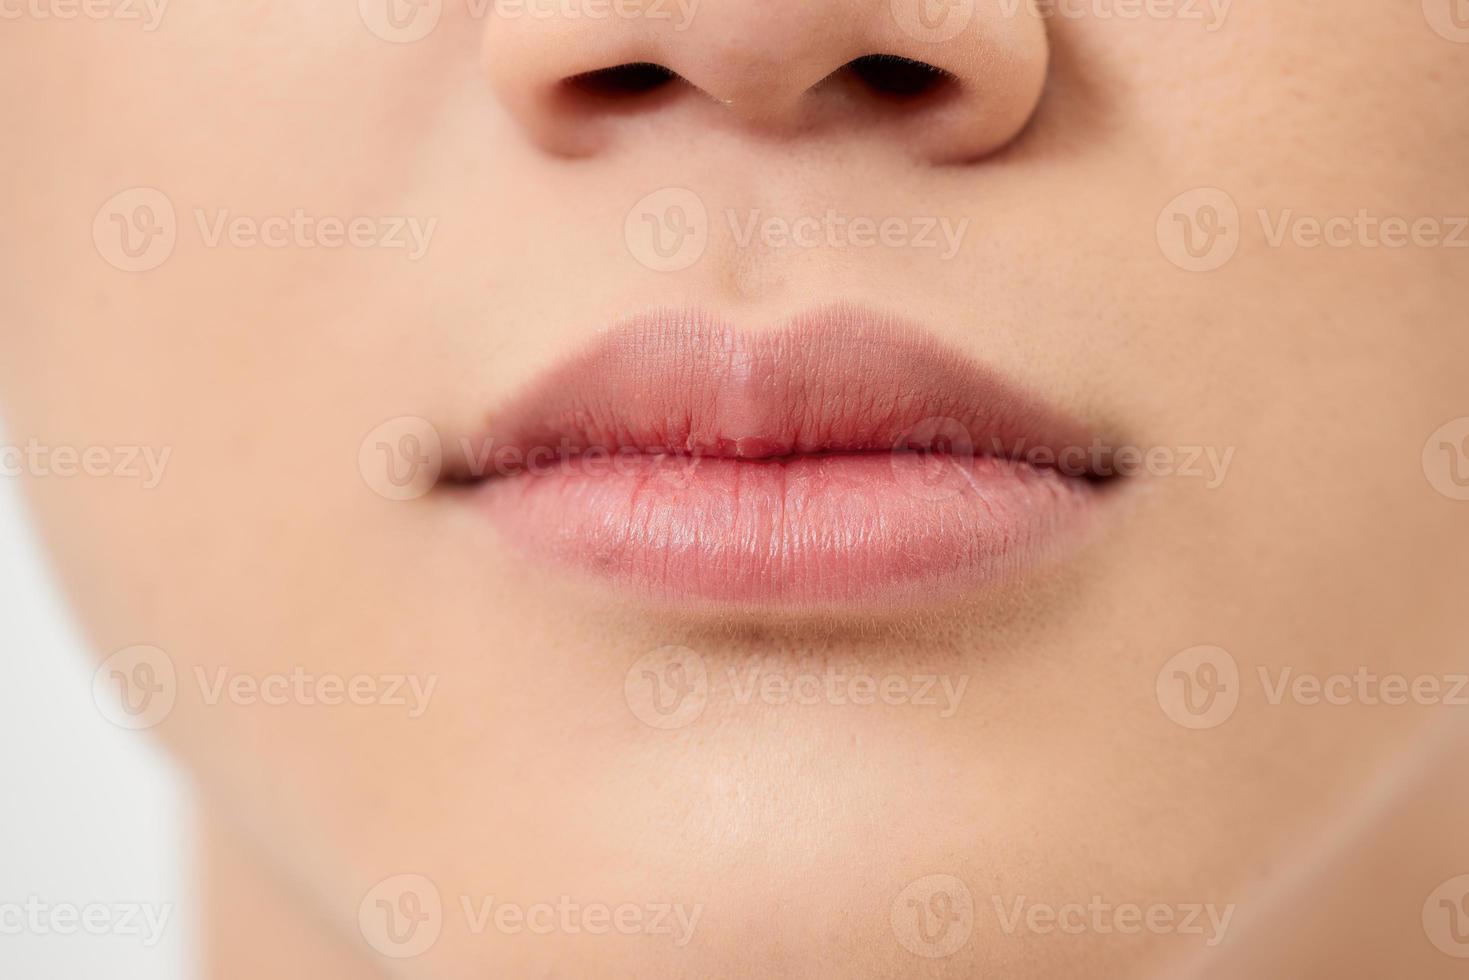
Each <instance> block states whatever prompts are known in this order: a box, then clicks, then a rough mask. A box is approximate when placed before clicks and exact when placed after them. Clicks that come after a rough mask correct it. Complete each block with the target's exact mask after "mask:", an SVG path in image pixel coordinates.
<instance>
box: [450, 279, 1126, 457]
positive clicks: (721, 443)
mask: <svg viewBox="0 0 1469 980" xmlns="http://www.w3.org/2000/svg"><path fill="white" fill-rule="evenodd" d="M1105 445H1106V443H1105V442H1104V440H1103V439H1101V438H1100V437H1099V436H1098V435H1097V434H1096V433H1095V431H1094V430H1092V429H1090V428H1088V427H1087V426H1086V425H1084V424H1082V423H1081V422H1079V421H1077V420H1075V419H1073V418H1071V417H1069V416H1067V415H1065V414H1063V413H1061V412H1058V411H1056V410H1054V409H1051V408H1050V407H1048V406H1046V405H1045V404H1043V403H1042V402H1041V401H1040V400H1038V399H1037V398H1035V397H1034V396H1032V395H1031V394H1029V393H1028V392H1025V391H1023V390H1022V389H1021V388H1020V387H1018V386H1017V385H1014V384H1012V383H1010V382H1008V381H1007V380H1005V379H1004V378H1002V377H1000V376H999V375H998V374H996V373H995V372H993V371H990V370H987V369H985V368H984V367H982V366H981V365H979V364H977V363H976V362H974V361H973V360H971V359H970V358H968V357H965V356H964V355H962V354H960V353H958V352H956V351H955V350H953V349H952V348H950V347H948V346H947V345H945V344H942V343H940V342H939V341H937V340H935V339H934V338H932V337H931V336H929V335H928V334H926V333H923V332H921V331H918V330H916V329H914V328H912V327H909V326H908V325H906V324H905V323H903V322H902V321H901V320H899V319H897V318H895V317H890V316H886V315H881V314H875V313H871V312H868V311H864V310H856V309H852V308H847V307H840V306H836V307H827V308H823V309H820V310H816V311H813V312H811V313H808V314H805V315H803V316H800V317H797V318H795V319H793V320H790V321H788V322H787V323H786V324H784V325H783V326H781V327H779V328H777V329H775V330H773V331H769V332H763V333H749V332H743V331H740V330H738V329H736V328H734V327H733V326H731V325H729V324H728V323H726V322H724V321H722V320H720V319H719V318H717V317H714V316H712V315H709V314H705V313H701V312H689V311H677V310H660V311H656V312H654V313H651V314H647V315H643V316H639V317H635V318H632V319H630V320H627V321H625V322H623V323H621V324H619V325H618V326H617V327H616V328H615V329H613V330H610V331H608V332H607V333H605V334H604V335H602V336H601V337H600V338H599V340H598V341H596V342H594V343H592V344H591V345H590V346H589V347H588V348H586V349H584V350H583V351H582V352H581V353H580V354H579V355H577V356H575V357H573V358H572V359H571V360H569V361H567V362H565V363H563V364H561V365H560V366H558V367H556V368H554V369H552V370H551V371H550V372H549V373H547V374H546V375H543V376H542V377H541V378H540V379H539V381H538V382H537V383H535V384H533V385H532V386H531V387H530V388H529V389H527V390H525V391H524V392H522V393H521V394H520V395H518V396H517V397H515V398H513V399H512V400H510V401H509V402H508V403H507V404H506V405H504V406H503V407H502V408H501V409H500V410H498V411H496V412H494V413H493V415H492V416H491V417H490V418H489V419H488V421H487V422H486V424H485V425H484V426H483V427H482V428H479V429H477V430H473V433H472V434H471V435H469V436H466V437H462V438H461V439H460V440H459V441H458V443H457V444H456V445H455V446H454V447H446V448H447V449H448V451H447V453H446V458H445V470H444V472H445V475H446V478H448V479H450V480H454V481H464V480H478V479H483V478H490V477H495V476H503V475H512V474H515V473H520V472H524V471H527V470H529V471H532V472H534V471H535V470H536V468H537V466H538V464H539V465H545V464H550V463H552V462H556V461H565V460H567V459H571V458H574V457H578V456H583V455H586V454H589V453H602V454H609V453H611V454H619V453H627V454H650V455H670V456H696V457H700V456H706V457H721V458H727V459H744V460H772V459H780V458H784V457H803V456H814V455H836V454H852V453H872V452H894V451H898V452H903V451H916V452H932V453H953V454H963V455H972V456H997V457H1004V458H1009V459H1015V460H1019V461H1022V462H1027V463H1031V464H1032V465H1036V466H1039V467H1042V468H1056V469H1059V470H1061V471H1062V472H1063V473H1064V474H1065V475H1068V476H1076V477H1098V476H1101V475H1103V473H1104V471H1105V470H1106V467H1105V465H1099V464H1101V463H1104V462H1105V458H1106V454H1107V450H1106V449H1105Z"/></svg>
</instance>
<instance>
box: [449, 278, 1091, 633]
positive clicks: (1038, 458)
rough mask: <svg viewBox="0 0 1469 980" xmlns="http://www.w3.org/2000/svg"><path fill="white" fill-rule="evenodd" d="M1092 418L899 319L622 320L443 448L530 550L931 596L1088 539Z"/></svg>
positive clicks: (888, 599)
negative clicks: (739, 325)
mask: <svg viewBox="0 0 1469 980" xmlns="http://www.w3.org/2000/svg"><path fill="white" fill-rule="evenodd" d="M1101 445H1102V441H1101V440H1099V439H1098V438H1097V437H1096V435H1095V434H1094V433H1093V432H1091V431H1090V430H1089V429H1087V428H1086V427H1084V426H1082V425H1081V424H1079V423H1077V422H1075V421H1073V420H1071V419H1069V418H1067V417H1065V416H1063V415H1062V414H1060V413H1058V412H1054V411H1052V410H1050V409H1048V408H1047V407H1046V406H1044V405H1042V404H1041V403H1040V402H1038V401H1037V400H1036V399H1034V398H1032V397H1030V396H1028V395H1026V394H1023V393H1021V392H1020V391H1019V390H1018V389H1016V388H1015V387H1014V386H1012V385H1010V384H1008V383H1006V382H1005V381H1004V380H1002V379H1000V378H998V377H996V376H995V375H994V374H993V373H992V372H989V371H986V370H984V369H983V368H982V367H980V366H979V365H977V364H976V363H974V362H973V361H972V360H970V359H968V358H966V357H964V356H963V355H962V354H959V353H958V352H956V351H954V350H952V349H950V348H948V347H946V346H945V345H943V344H941V343H939V342H938V341H936V340H935V339H933V338H932V337H930V336H928V335H927V334H924V333H923V332H921V331H918V330H916V329H914V328H912V327H910V326H908V325H906V324H903V323H900V322H898V321H896V320H894V319H892V318H889V317H884V316H879V315H876V314H871V313H868V312H865V311H861V310H853V309H849V308H844V307H835V308H827V309H822V310H818V311H815V312H813V313H810V314H807V315H805V316H802V317H800V318H797V319H796V320H793V321H791V322H790V323H788V324H787V325H785V326H784V327H782V328H779V329H777V330H774V331H765V332H746V331H741V330H739V329H736V328H734V327H732V326H730V325H728V324H726V323H724V322H722V321H720V320H718V319H716V318H714V317H711V316H708V315H705V314H701V313H695V312H686V311H664V312H660V313H656V314H653V315H648V316H641V317H636V318H633V319H630V320H628V321H626V322H624V323H621V324H618V325H617V326H616V327H614V328H613V329H612V330H610V331H608V332H607V333H606V334H604V335H602V336H601V337H600V338H599V339H598V341H597V342H596V343H594V344H593V345H591V346H590V347H589V348H588V349H586V350H584V351H583V352H581V353H580V354H578V355H577V356H575V357H574V358H572V359H571V360H570V361H567V362H565V363H563V364H562V365H560V366H559V367H557V368H554V369H553V370H552V371H550V372H549V373H548V374H546V375H544V376H543V377H541V378H540V379H539V380H538V381H537V382H536V383H535V384H533V385H532V386H531V387H530V388H529V389H528V390H527V391H525V392H524V393H522V394H521V395H520V396H519V397H517V398H515V399H513V400H512V401H511V402H509V403H508V404H507V405H506V406H504V407H503V408H502V409H501V410H500V411H497V412H495V413H494V414H493V416H492V418H491V422H490V423H489V424H487V425H486V426H485V428H484V429H483V430H482V431H481V432H479V433H478V435H476V436H475V437H473V438H471V439H467V440H465V441H464V443H463V447H462V452H461V453H460V454H459V455H458V456H456V457H455V458H453V459H451V460H449V461H448V465H447V467H446V474H447V479H448V480H450V481H451V482H454V483H457V484H462V485H464V486H465V487H466V488H467V490H468V495H469V498H470V499H471V500H472V501H474V503H475V505H476V506H479V507H482V508H483V510H484V512H485V513H486V514H488V515H489V516H490V518H491V520H492V522H493V524H494V525H495V526H496V527H498V528H499V529H500V530H501V531H502V532H503V533H504V534H505V536H506V537H507V538H508V539H509V540H510V541H511V542H513V544H514V546H515V547H516V548H517V549H519V550H520V552H521V553H522V554H523V555H525V556H527V557H528V558H531V559H533V560H544V561H546V562H548V563H550V564H553V565H556V566H559V567H561V568H563V569H566V570H567V571H570V572H573V573H581V574H584V575H589V576H591V577H594V578H596V579H598V580H601V581H603V582H605V583H608V584H611V585H613V586H615V587H618V588H625V589H630V590H633V591H635V592H637V593H640V594H642V595H644V596H652V597H655V598H658V599H663V600H671V601H687V602H699V603H714V604H718V605H749V606H757V607H762V608H768V607H771V606H787V607H796V608H816V607H837V608H841V607H848V606H851V605H853V604H873V603H899V604H908V603H912V602H926V601H930V600H933V599H935V598H938V597H941V596H945V595H954V594H962V593H964V592H966V591H973V590H976V589H979V588H982V587H983V586H984V585H986V584H988V583H993V582H997V581H1001V580H1010V579H1013V578H1015V577H1016V576H1017V575H1019V574H1021V573H1023V571H1024V570H1025V569H1026V568H1028V567H1030V566H1032V565H1034V564H1036V563H1038V562H1039V560H1040V559H1042V558H1044V557H1047V556H1049V555H1052V554H1054V553H1056V552H1057V551H1058V549H1059V547H1060V546H1061V545H1063V544H1065V543H1066V542H1068V541H1075V540H1079V538H1080V537H1081V535H1082V532H1083V531H1084V530H1085V529H1086V528H1087V527H1088V526H1089V525H1090V524H1091V523H1092V516H1093V512H1094V509H1095V503H1096V500H1097V498H1098V495H1099V494H1100V493H1101V492H1102V486H1103V484H1104V483H1106V482H1107V478H1106V477H1105V476H1104V475H1103V473H1104V471H1105V469H1106V468H1105V466H1100V465H1097V464H1098V463H1099V462H1104V459H1103V457H1101V456H1099V452H1100V446H1101Z"/></svg>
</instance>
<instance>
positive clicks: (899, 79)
mask: <svg viewBox="0 0 1469 980" xmlns="http://www.w3.org/2000/svg"><path fill="white" fill-rule="evenodd" d="M845 67H846V69H847V71H849V72H850V73H851V74H852V75H853V76H855V77H856V78H857V79H858V80H859V81H860V82H861V83H862V84H863V85H864V86H866V87H867V88H868V89H869V90H870V91H872V92H875V93H877V94H879V95H885V96H890V97H892V98H897V99H912V98H917V97H918V96H921V95H927V94H929V93H931V92H935V91H937V90H939V89H941V88H944V87H946V86H949V85H952V84H953V83H954V82H955V81H956V79H955V78H954V76H953V75H951V74H950V73H949V72H946V71H944V70H943V69H942V68H938V67H936V66H934V65H930V64H928V63H927V62H923V61H914V60H913V59H912V58H903V57H900V56H898V55H895V54H869V55H865V56H863V57H861V58H857V59H855V60H853V61H850V62H848V63H847V64H846V66H845Z"/></svg>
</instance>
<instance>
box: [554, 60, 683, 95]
mask: <svg viewBox="0 0 1469 980" xmlns="http://www.w3.org/2000/svg"><path fill="white" fill-rule="evenodd" d="M678 77H679V76H678V74H677V73H675V72H673V71H671V70H669V69H667V68H664V67H663V66H662V65H655V64H653V63H652V62H649V61H637V62H632V63H629V64H626V65H614V66H613V67H611V68H599V69H597V70H596V71H588V72H582V73H581V74H580V75H572V76H571V77H570V78H567V79H566V80H565V83H564V84H565V85H566V86H567V87H569V88H571V89H573V90H575V91H577V92H581V93H582V94H584V95H591V96H597V97H599V98H605V99H622V98H632V97H636V96H639V95H647V94H649V93H651V92H656V91H658V90H659V89H661V88H663V87H664V86H666V85H668V84H669V83H671V82H673V81H675V80H677V79H678Z"/></svg>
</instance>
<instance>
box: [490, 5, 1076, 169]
mask: <svg viewBox="0 0 1469 980" xmlns="http://www.w3.org/2000/svg"><path fill="white" fill-rule="evenodd" d="M521 2H522V4H523V6H521V7H519V8H517V9H522V10H528V9H532V8H534V7H536V5H537V4H542V5H546V9H549V7H550V6H551V5H554V6H555V7H556V10H555V11H552V13H551V15H549V16H525V15H521V16H507V15H506V12H505V11H506V9H507V8H506V7H504V6H497V7H496V15H495V16H493V17H491V18H490V22H489V25H488V27H487V29H486V35H485V48H484V54H485V66H486V71H487V74H488V75H489V78H490V80H491V84H492V85H493V87H494V89H495V91H496V92H497V94H498V96H499V97H500V99H501V101H502V102H503V103H504V104H505V106H506V107H507V108H508V109H509V110H510V112H511V113H512V115H513V116H514V117H515V118H516V119H518V120H519V121H520V122H521V124H522V126H523V128H524V130H525V132H526V133H527V134H528V135H529V136H530V137H531V139H532V140H533V141H534V142H535V143H536V144H537V145H539V146H540V147H541V148H543V149H545V150H547V151H549V152H552V153H558V154H562V155H569V156H584V155H588V154H593V153H596V152H598V151H599V150H601V149H603V148H605V147H607V146H608V145H610V144H613V143H615V142H616V140H617V139H618V138H619V136H620V135H625V134H626V133H628V132H629V131H630V130H632V129H633V128H635V127H636V128H638V129H640V130H641V132H643V133H644V134H646V133H647V132H648V129H649V127H650V126H652V127H653V128H654V129H655V130H656V129H659V128H662V129H663V130H669V129H673V128H678V127H685V128H686V127H698V126H705V125H721V126H735V127H738V128H743V129H746V130H748V131H750V132H752V133H753V132H758V133H759V134H760V135H762V136H763V137H767V138H768V137H771V136H776V137H779V138H784V139H790V140H799V139H813V138H819V137H821V136H822V135H825V134H830V133H832V132H833V131H835V130H838V129H846V130H849V131H851V130H856V131H857V132H859V133H861V134H862V136H863V138H871V139H874V140H885V141H889V142H891V143H893V144H894V145H895V146H898V147H901V148H902V149H904V150H907V151H910V152H912V153H914V154H915V155H917V156H920V157H923V158H926V159H929V160H931V161H933V162H955V161H964V160H972V159H976V158H979V157H982V156H984V155H986V154H989V153H992V152H994V151H995V150H997V149H998V148H1000V147H1002V146H1003V145H1005V144H1006V143H1008V142H1009V141H1010V140H1011V139H1013V138H1014V137H1015V135H1016V134H1017V133H1018V132H1019V131H1020V130H1021V129H1022V128H1023V127H1024V125H1025V123H1026V121H1027V120H1028V119H1029V118H1030V116H1031V114H1032V112H1033V111H1034V109H1035V106H1036V104H1037V103H1038V101H1039V99H1040V93H1041V88H1042V86H1043V84H1044V81H1045V75H1046V67H1047V60H1048V44H1047V40H1046V32H1045V26H1044V23H1043V22H1042V20H1041V17H1040V15H1039V13H1038V12H1037V10H1036V9H1035V6H1034V5H1033V4H1031V3H1028V2H1025V0H1010V2H1005V0H1001V2H999V3H984V4H981V3H980V0H828V2H825V3H815V2H795V3H793V2H790V0H521ZM577 3H581V4H586V5H594V4H595V5H599V6H601V7H603V9H606V10H610V11H611V13H610V14H609V15H608V16H604V17H598V18H593V17H589V16H585V15H579V16H570V15H569V11H570V10H571V5H574V4H577Z"/></svg>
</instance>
